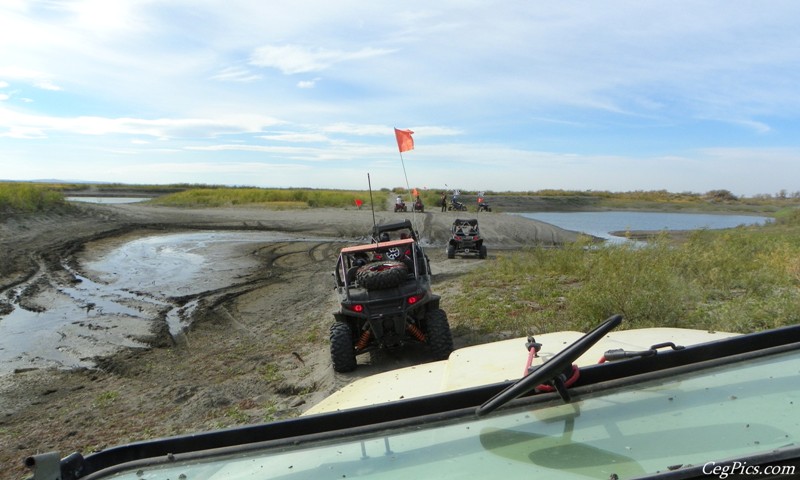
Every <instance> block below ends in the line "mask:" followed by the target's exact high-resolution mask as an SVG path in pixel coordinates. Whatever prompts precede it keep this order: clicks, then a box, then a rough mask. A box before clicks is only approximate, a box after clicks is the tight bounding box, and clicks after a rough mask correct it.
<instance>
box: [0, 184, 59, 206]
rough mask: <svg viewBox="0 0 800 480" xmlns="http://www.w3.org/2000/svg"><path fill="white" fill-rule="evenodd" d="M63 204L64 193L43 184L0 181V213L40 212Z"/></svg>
mask: <svg viewBox="0 0 800 480" xmlns="http://www.w3.org/2000/svg"><path fill="white" fill-rule="evenodd" d="M64 204H65V200H64V195H62V194H61V193H60V192H58V191H55V190H53V189H52V188H50V187H48V186H45V185H37V184H32V183H0V213H2V212H40V211H44V210H47V209H50V208H53V207H57V206H63V205H64Z"/></svg>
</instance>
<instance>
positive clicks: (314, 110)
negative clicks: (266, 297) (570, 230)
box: [0, 0, 800, 196]
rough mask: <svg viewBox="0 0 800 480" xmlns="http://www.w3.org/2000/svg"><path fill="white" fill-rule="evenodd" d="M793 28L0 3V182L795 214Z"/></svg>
mask: <svg viewBox="0 0 800 480" xmlns="http://www.w3.org/2000/svg"><path fill="white" fill-rule="evenodd" d="M798 19H800V2H797V1H796V0H785V1H783V0H764V1H759V2H753V1H732V0H718V1H710V0H709V1H704V0H691V1H684V0H673V1H669V2H662V1H633V0H624V1H623V0H604V1H602V2H597V1H588V0H584V1H581V0H577V1H570V2H554V1H540V0H528V1H517V0H509V1H504V2H483V1H474V0H452V1H451V0H440V1H435V2H431V1H429V0H426V1H418V0H407V1H403V2H388V1H381V0H374V1H363V0H361V1H352V0H337V1H330V0H325V1H321V0H320V1H317V0H292V1H291V2H277V1H260V0H250V1H245V0H219V1H218V0H114V1H107V0H0V179H5V180H42V179H61V180H82V181H97V182H115V183H132V184H167V183H192V184H212V185H237V186H256V187H269V188H275V187H278V188H288V187H295V188H299V187H310V188H336V189H358V190H364V189H366V188H367V187H368V176H369V181H370V183H371V185H372V187H373V188H394V187H406V186H409V187H411V188H429V189H437V190H439V189H443V188H448V189H456V188H457V189H461V190H475V191H481V190H490V191H498V192H500V191H536V190H543V189H561V190H579V191H589V190H600V191H613V192H624V191H637V190H668V191H671V192H695V193H705V192H708V191H711V190H718V189H725V190H729V191H731V192H732V193H734V194H736V195H742V196H752V195H760V194H770V195H775V194H778V193H779V192H781V191H786V192H789V193H794V192H798V191H800V28H798V27H797V22H798ZM394 128H400V129H410V130H412V131H413V132H414V134H413V138H414V142H415V147H414V149H413V150H409V151H406V152H403V153H402V154H401V153H400V152H399V149H398V145H397V142H396V139H395V135H394Z"/></svg>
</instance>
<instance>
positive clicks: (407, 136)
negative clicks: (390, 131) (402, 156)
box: [394, 128, 414, 153]
mask: <svg viewBox="0 0 800 480" xmlns="http://www.w3.org/2000/svg"><path fill="white" fill-rule="evenodd" d="M412 133H414V132H412V131H411V130H398V129H396V128H395V129H394V136H395V137H397V148H399V149H400V153H403V152H407V151H408V150H414V139H413V138H411V134H412Z"/></svg>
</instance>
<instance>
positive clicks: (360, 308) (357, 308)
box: [344, 303, 364, 313]
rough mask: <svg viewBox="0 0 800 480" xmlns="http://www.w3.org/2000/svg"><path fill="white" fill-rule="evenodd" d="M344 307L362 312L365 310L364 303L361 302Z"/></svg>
mask: <svg viewBox="0 0 800 480" xmlns="http://www.w3.org/2000/svg"><path fill="white" fill-rule="evenodd" d="M344 308H346V309H348V310H352V311H354V312H356V313H361V312H363V311H364V305H361V304H360V303H356V304H355V305H344Z"/></svg>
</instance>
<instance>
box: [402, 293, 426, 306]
mask: <svg viewBox="0 0 800 480" xmlns="http://www.w3.org/2000/svg"><path fill="white" fill-rule="evenodd" d="M423 298H425V295H412V296H410V297H408V298H407V299H406V302H408V304H409V305H414V304H415V303H417V302H419V301H420V300H422V299H423Z"/></svg>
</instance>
